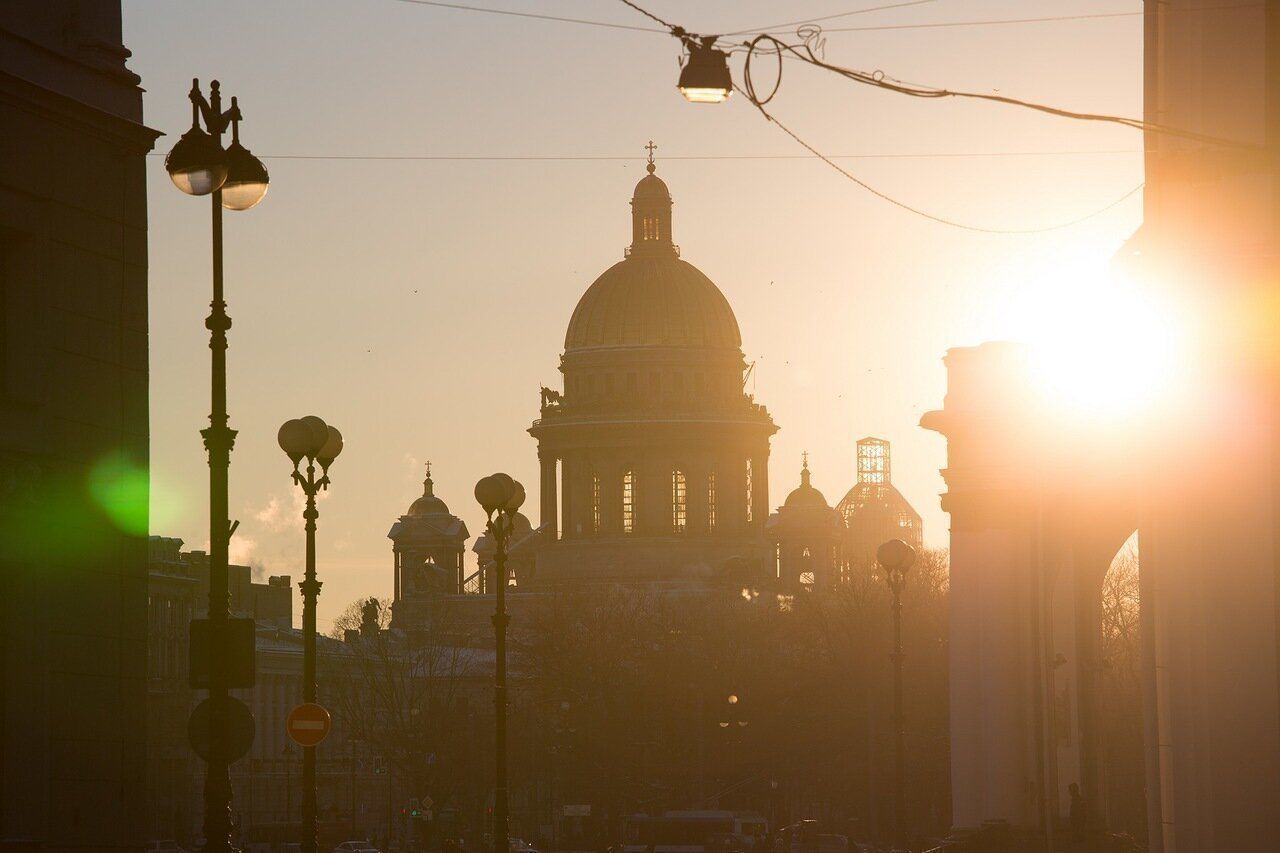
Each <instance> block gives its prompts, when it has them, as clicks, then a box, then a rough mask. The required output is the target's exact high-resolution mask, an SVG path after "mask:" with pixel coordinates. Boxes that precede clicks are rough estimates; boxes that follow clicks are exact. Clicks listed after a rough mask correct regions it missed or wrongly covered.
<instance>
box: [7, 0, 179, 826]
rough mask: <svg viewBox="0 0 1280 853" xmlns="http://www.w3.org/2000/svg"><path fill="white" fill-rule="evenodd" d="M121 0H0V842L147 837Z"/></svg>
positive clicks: (139, 488) (138, 268)
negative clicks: (4, 0)
mask: <svg viewBox="0 0 1280 853" xmlns="http://www.w3.org/2000/svg"><path fill="white" fill-rule="evenodd" d="M121 38H122V36H121V21H120V5H119V3H113V2H109V0H102V1H101V2H97V1H96V0H47V2H36V0H16V2H9V3H4V4H0V127H3V128H4V132H3V133H2V134H0V539H3V541H4V546H3V547H2V548H0V554H2V556H0V846H9V847H16V848H18V849H27V847H26V846H24V845H27V846H29V847H30V848H31V849H35V848H38V849H41V850H68V849H90V848H91V849H94V850H136V849H138V848H139V847H140V846H141V844H142V843H143V841H144V840H145V839H144V832H145V829H144V827H145V821H144V819H143V818H144V813H145V806H144V787H145V758H144V756H145V752H146V729H145V719H146V697H147V627H146V626H147V574H146V573H147V550H146V549H147V541H146V536H147V512H148V509H147V464H148V453H149V445H148V423H147V370H148V365H147V208H146V175H145V158H146V155H147V152H148V151H150V150H151V148H152V145H153V143H154V141H155V138H156V136H157V134H156V133H155V132H154V131H152V130H149V129H148V128H147V127H145V126H144V125H143V123H142V89H141V88H140V87H139V85H138V84H139V78H138V77H137V75H135V74H133V73H132V72H131V71H129V69H128V68H126V67H125V61H126V60H127V59H128V57H129V51H128V50H126V49H125V48H124V46H123V44H122V43H121Z"/></svg>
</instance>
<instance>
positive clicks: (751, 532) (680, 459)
mask: <svg viewBox="0 0 1280 853" xmlns="http://www.w3.org/2000/svg"><path fill="white" fill-rule="evenodd" d="M655 147H656V146H653V144H652V143H650V145H649V146H647V148H648V151H649V158H648V162H647V163H646V165H645V171H646V173H647V174H645V176H644V177H642V178H641V179H640V181H639V182H638V183H637V184H636V185H635V189H634V192H633V194H632V198H631V232H632V234H631V236H632V241H631V245H630V246H629V247H628V248H627V250H626V252H625V253H624V256H623V259H622V260H620V261H618V262H617V263H615V264H613V265H612V266H611V267H609V268H608V269H607V270H605V271H604V272H603V273H602V274H601V275H600V276H599V277H598V278H597V279H596V280H595V281H594V282H593V283H592V284H591V286H590V287H588V288H587V290H586V292H585V293H583V295H582V297H581V298H580V299H579V301H578V304H577V306H576V307H575V308H574V311H573V315H572V317H571V318H570V320H569V325H568V329H567V331H566V333H565V343H564V354H563V356H562V358H561V360H560V372H561V373H562V374H563V377H564V387H563V391H561V390H559V389H552V388H545V387H544V388H543V389H542V411H541V416H540V417H539V419H538V420H537V421H535V422H534V424H533V426H532V427H531V428H530V430H529V432H530V433H531V434H532V435H533V436H534V437H535V438H536V439H537V441H538V455H539V459H540V461H541V464H542V476H541V484H540V494H541V513H542V517H541V530H542V535H541V536H540V537H539V539H540V542H541V544H540V545H539V551H538V557H537V563H538V566H537V581H536V583H537V585H542V584H543V583H548V584H550V583H558V582H560V581H561V580H565V579H568V578H570V577H576V576H582V575H584V574H594V575H597V576H600V577H603V578H608V579H611V580H619V581H631V580H644V579H669V578H672V577H678V576H680V575H681V574H682V573H686V572H687V573H689V574H695V573H705V572H706V571H707V570H708V569H710V568H714V567H716V566H720V565H723V564H724V562H725V561H726V560H729V559H731V558H734V557H741V558H742V559H743V560H746V561H747V562H748V563H749V564H751V565H752V566H756V567H758V569H759V571H760V572H762V573H763V572H765V570H766V567H767V565H768V562H769V560H768V549H767V546H766V543H765V541H764V520H765V516H766V515H767V512H768V509H767V508H768V500H769V498H768V456H769V438H770V436H772V434H773V433H774V432H776V431H777V427H776V426H775V425H774V423H773V419H772V418H771V417H770V416H769V413H768V411H767V410H766V409H765V407H764V406H762V405H760V404H758V403H756V402H755V400H754V399H753V398H752V396H751V395H749V394H746V393H744V390H743V375H744V370H745V369H746V366H747V365H746V360H745V358H744V357H743V353H742V336H741V332H740V330H739V327H738V321H737V318H736V317H735V316H734V313H733V309H732V307H730V305H729V300H728V299H726V298H725V295H724V293H723V292H722V291H721V290H720V288H719V287H717V286H716V284H715V282H713V281H712V280H711V279H710V278H709V277H708V276H707V275H706V274H704V273H703V272H702V271H701V270H699V269H698V268H697V267H695V266H694V265H693V264H691V263H689V262H688V261H687V260H685V259H684V258H682V257H681V256H680V251H679V249H678V248H677V247H676V245H675V243H674V241H673V237H672V230H671V219H672V208H673V204H672V199H671V192H670V189H669V188H668V186H667V184H666V182H665V181H663V180H662V179H661V178H659V177H658V175H657V171H658V167H657V164H656V163H655V162H654V158H653V151H654V148H655Z"/></svg>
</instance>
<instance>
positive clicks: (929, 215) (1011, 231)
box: [743, 92, 1143, 234]
mask: <svg viewBox="0 0 1280 853" xmlns="http://www.w3.org/2000/svg"><path fill="white" fill-rule="evenodd" d="M743 95H744V96H745V95H746V93H745V92H744V93H743ZM752 105H753V106H755V108H756V109H758V110H759V111H760V114H761V115H763V116H764V117H765V119H766V120H767V121H769V122H771V123H772V124H774V125H777V127H778V129H779V130H781V131H782V132H783V133H785V134H786V135H787V136H790V137H791V138H792V139H793V140H795V141H796V142H797V143H799V145H800V146H801V147H802V148H804V149H805V150H806V151H808V152H809V153H810V154H812V155H813V156H814V157H817V158H818V159H819V160H821V161H822V162H824V163H826V164H827V165H828V166H830V167H831V168H832V169H835V170H836V171H837V172H839V173H840V174H841V175H843V176H844V177H846V178H848V179H849V180H850V181H852V182H853V183H855V184H857V185H858V186H859V187H861V188H862V189H864V190H866V191H867V192H869V193H871V194H872V195H874V196H876V197H877V198H879V199H881V200H882V201H887V202H888V203H889V204H892V205H893V206H895V207H898V208H901V209H902V210H905V211H907V212H909V213H914V214H915V215H916V216H921V217H924V218H925V219H929V220H932V221H934V222H937V223H939V224H941V225H949V226H951V227H952V228H960V229H963V230H965V231H977V232H979V233H982V234H1043V233H1045V232H1048V231H1058V230H1061V229H1063V228H1069V227H1071V226H1072V225H1079V224H1080V223H1081V222H1084V221H1086V220H1089V219H1092V218H1094V217H1095V216H1099V215H1101V214H1103V213H1106V212H1107V211H1108V210H1111V209H1112V208H1113V207H1116V206H1117V205H1119V204H1120V203H1121V202H1123V201H1125V200H1126V199H1128V198H1130V197H1131V196H1133V195H1134V194H1135V193H1137V192H1138V191H1139V190H1141V189H1142V187H1143V184H1138V185H1137V186H1136V187H1134V188H1133V189H1131V190H1129V191H1128V192H1126V193H1125V194H1124V195H1122V196H1120V197H1119V198H1117V199H1115V200H1114V201H1112V202H1110V203H1108V204H1106V205H1104V206H1102V207H1100V208H1098V209H1097V210H1094V211H1091V212H1089V213H1086V214H1085V215H1083V216H1078V217H1076V218H1075V219H1070V220H1068V221H1066V222H1059V223H1057V224H1055V225H1047V226H1044V227H1040V228H987V227H984V226H981V225H969V224H967V223H964V222H958V221H956V220H954V219H948V218H946V217H945V216H938V215H936V214H933V213H929V212H928V211H925V210H921V209H920V208H918V207H913V206H912V205H909V204H907V203H906V202H903V201H899V200H898V199H896V198H894V197H893V196H890V195H888V194H887V193H884V192H881V191H880V190H878V189H876V188H875V187H873V186H871V185H870V184H868V183H867V182H866V181H864V180H862V179H861V178H859V177H857V176H856V175H854V174H853V173H852V172H850V171H849V170H848V169H845V168H844V167H843V166H841V165H840V164H839V163H836V162H835V161H834V160H833V159H832V158H830V157H827V156H826V155H824V154H823V153H822V152H821V151H819V150H818V149H816V148H814V147H813V146H812V145H810V144H809V143H808V142H806V141H804V140H803V139H801V138H800V136H799V135H797V134H796V133H795V131H793V130H792V129H791V128H789V127H787V126H786V125H785V124H783V123H782V122H780V121H778V119H776V118H775V117H774V116H773V115H772V114H771V113H769V111H768V110H766V109H765V108H764V105H763V104H760V103H756V102H755V101H752Z"/></svg>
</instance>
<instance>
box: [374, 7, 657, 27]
mask: <svg viewBox="0 0 1280 853" xmlns="http://www.w3.org/2000/svg"><path fill="white" fill-rule="evenodd" d="M395 2H397V3H408V4H410V5H414V6H435V7H437V8H440V9H456V10H458V11H462V12H484V13H486V14H489V15H510V16H511V17H514V18H534V19H537V20H539V21H556V22H558V23H562V24H582V25H584V26H590V27H607V28H609V29H612V30H631V31H632V32H640V33H662V34H664V35H670V27H668V28H667V29H666V30H659V29H656V28H655V27H637V26H634V25H631V24H611V23H609V22H608V21H591V20H587V19H585V18H565V17H561V16H559V15H542V14H538V13H536V12H516V11H514V10H512V9H490V8H486V7H484V6H467V5H464V4H462V3H444V2H441V0H395ZM628 5H629V4H628ZM650 17H652V16H650Z"/></svg>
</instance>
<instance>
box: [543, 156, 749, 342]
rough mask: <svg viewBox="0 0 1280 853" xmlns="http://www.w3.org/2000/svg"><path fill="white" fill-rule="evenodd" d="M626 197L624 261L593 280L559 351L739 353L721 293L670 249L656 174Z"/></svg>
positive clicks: (665, 194)
mask: <svg viewBox="0 0 1280 853" xmlns="http://www.w3.org/2000/svg"><path fill="white" fill-rule="evenodd" d="M645 168H646V169H647V170H648V172H649V174H647V175H645V176H644V177H643V178H641V179H640V182H639V183H638V184H636V189H635V193H634V194H633V196H632V198H631V238H632V239H631V247H630V248H629V249H628V250H627V257H626V259H625V260H623V261H620V262H618V263H616V264H614V265H613V266H611V267H609V269H607V270H605V271H604V274H603V275H601V276H600V277H599V278H597V279H596V280H595V283H594V284H592V285H591V287H589V288H587V292H586V293H584V294H583V295H582V298H581V299H580V300H578V307H577V308H575V309H574V311H573V317H572V318H570V320H569V330H568V331H567V332H566V333H565V336H564V348H565V351H566V352H568V351H571V350H580V349H594V348H598V347H649V346H654V347H701V348H714V349H733V350H737V349H740V348H741V346H742V337H741V335H740V334H739V333H738V321H737V319H736V318H735V317H734V316H733V309H732V308H730V307H729V301H728V300H727V299H725V298H724V294H723V293H721V292H720V288H718V287H716V286H715V284H714V283H713V282H712V281H711V279H709V278H707V277H706V276H705V275H703V273H702V271H701V270H699V269H698V268H697V267H695V266H694V265H693V264H691V263H689V262H687V261H682V260H680V250H679V249H677V248H676V245H675V243H674V242H672V232H671V209H672V204H671V193H670V192H669V191H668V190H667V185H666V184H665V183H664V182H663V180H662V179H661V178H659V177H658V176H657V175H655V174H654V169H655V166H654V164H653V161H652V159H651V160H650V161H649V163H648V165H647V166H646V167H645Z"/></svg>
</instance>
